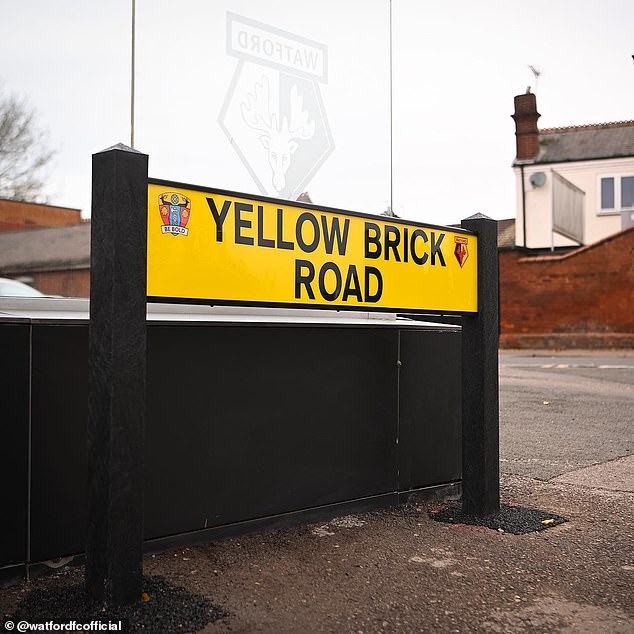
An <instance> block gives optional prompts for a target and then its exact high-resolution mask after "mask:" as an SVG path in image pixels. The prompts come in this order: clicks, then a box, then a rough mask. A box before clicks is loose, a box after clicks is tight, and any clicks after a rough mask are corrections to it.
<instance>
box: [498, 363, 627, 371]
mask: <svg viewBox="0 0 634 634" xmlns="http://www.w3.org/2000/svg"><path fill="white" fill-rule="evenodd" d="M505 367H507V368H539V369H540V370H552V369H553V368H554V369H555V370H567V369H570V368H576V369H580V368H581V369H586V370H634V365H616V364H602V365H596V364H595V363H557V364H555V363H544V364H542V365H536V364H534V363H510V364H508V365H505Z"/></svg>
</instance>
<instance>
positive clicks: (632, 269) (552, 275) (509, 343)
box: [500, 227, 634, 347]
mask: <svg viewBox="0 0 634 634" xmlns="http://www.w3.org/2000/svg"><path fill="white" fill-rule="evenodd" d="M540 340H542V343H541V344H540ZM549 341H550V342H551V343H550V344H549ZM557 341H559V342H560V343H562V344H565V342H568V343H567V345H561V346H559V345H557V343H556V342H557ZM633 341H634V227H633V228H631V229H628V230H626V231H623V232H621V233H618V234H616V235H613V236H610V237H608V238H606V239H604V240H601V241H600V242H597V243H595V244H592V245H589V246H586V247H582V248H580V249H576V250H575V251H572V252H569V253H566V254H565V255H552V256H551V255H549V256H537V257H536V256H532V257H531V256H526V255H525V254H523V253H522V252H520V251H502V252H500V345H501V346H502V347H529V346H530V345H535V346H539V345H541V346H551V345H552V346H553V347H584V346H594V345H609V346H615V345H617V346H627V347H631V346H632V345H633ZM553 342H554V343H553ZM601 342H603V343H601Z"/></svg>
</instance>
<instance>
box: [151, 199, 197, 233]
mask: <svg viewBox="0 0 634 634" xmlns="http://www.w3.org/2000/svg"><path fill="white" fill-rule="evenodd" d="M158 198H159V211H160V213H161V220H162V221H163V226H162V227H161V231H162V232H163V233H171V234H172V235H173V236H179V235H181V236H186V235H187V234H188V233H189V229H187V222H188V221H189V214H190V212H191V209H190V204H191V201H190V200H189V198H187V196H183V194H178V193H176V192H165V193H164V194H159V197H158Z"/></svg>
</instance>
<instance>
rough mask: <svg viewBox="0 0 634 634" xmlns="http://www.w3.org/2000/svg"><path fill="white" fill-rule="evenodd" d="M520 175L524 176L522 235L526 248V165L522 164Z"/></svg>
mask: <svg viewBox="0 0 634 634" xmlns="http://www.w3.org/2000/svg"><path fill="white" fill-rule="evenodd" d="M520 176H521V178H522V235H523V237H524V248H526V185H525V184H524V165H520Z"/></svg>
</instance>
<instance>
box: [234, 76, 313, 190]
mask: <svg viewBox="0 0 634 634" xmlns="http://www.w3.org/2000/svg"><path fill="white" fill-rule="evenodd" d="M289 99H290V102H289V111H288V112H289V115H288V116H287V115H283V116H281V117H280V113H279V112H271V104H270V88H269V80H268V77H266V76H264V75H263V76H262V79H261V80H260V81H259V82H256V84H255V86H254V88H253V92H250V93H248V95H247V98H246V101H243V102H242V104H241V106H240V110H241V113H242V118H243V120H244V121H245V123H246V124H247V125H248V126H249V127H250V128H252V129H253V130H256V131H258V132H260V133H261V134H260V137H259V140H260V143H261V144H262V147H263V148H264V149H265V150H266V151H267V155H268V162H269V165H270V166H271V170H272V182H273V187H274V188H275V189H276V191H277V192H278V193H279V192H281V191H282V190H283V189H284V188H285V187H286V172H287V171H288V168H289V167H290V164H291V161H292V157H293V154H294V153H295V151H296V150H297V148H298V147H299V142H301V141H306V140H308V139H310V138H312V136H313V135H314V134H315V121H314V120H312V121H310V120H309V118H310V116H309V113H308V112H307V111H306V110H304V98H303V97H302V96H301V95H300V94H299V91H298V89H297V85H296V84H294V85H293V86H292V88H291V90H290V94H289ZM278 110H279V109H278Z"/></svg>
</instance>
